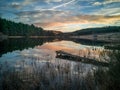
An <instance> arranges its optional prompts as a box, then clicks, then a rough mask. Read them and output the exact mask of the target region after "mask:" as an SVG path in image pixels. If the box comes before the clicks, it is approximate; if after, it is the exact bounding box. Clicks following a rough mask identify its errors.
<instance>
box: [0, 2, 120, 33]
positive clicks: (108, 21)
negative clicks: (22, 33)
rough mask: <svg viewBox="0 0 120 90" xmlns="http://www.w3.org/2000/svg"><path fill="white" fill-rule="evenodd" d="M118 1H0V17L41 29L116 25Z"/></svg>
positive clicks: (119, 19)
mask: <svg viewBox="0 0 120 90" xmlns="http://www.w3.org/2000/svg"><path fill="white" fill-rule="evenodd" d="M119 6H120V0H0V17H2V18H5V19H8V20H12V21H15V22H22V23H25V24H34V25H35V26H37V27H42V28H43V29H44V30H55V31H62V32H72V31H76V30H80V29H84V28H93V27H103V26H120V8H119Z"/></svg>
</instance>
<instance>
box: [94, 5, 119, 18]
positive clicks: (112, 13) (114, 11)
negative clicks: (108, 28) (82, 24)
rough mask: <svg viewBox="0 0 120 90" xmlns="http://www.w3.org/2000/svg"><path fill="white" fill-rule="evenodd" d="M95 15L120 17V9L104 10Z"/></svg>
mask: <svg viewBox="0 0 120 90" xmlns="http://www.w3.org/2000/svg"><path fill="white" fill-rule="evenodd" d="M92 14H94V15H111V16H113V15H120V8H118V7H116V8H102V9H100V10H99V11H96V12H93V13H92Z"/></svg>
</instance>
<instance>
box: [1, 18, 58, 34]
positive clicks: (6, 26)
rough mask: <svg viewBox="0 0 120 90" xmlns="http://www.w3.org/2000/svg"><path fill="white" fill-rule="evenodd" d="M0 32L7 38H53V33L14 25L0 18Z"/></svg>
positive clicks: (24, 25)
mask: <svg viewBox="0 0 120 90" xmlns="http://www.w3.org/2000/svg"><path fill="white" fill-rule="evenodd" d="M0 32H1V33H3V34H4V35H8V36H54V35H56V34H55V33H54V32H53V31H44V30H43V29H42V28H40V27H39V28H38V27H35V26H34V25H28V24H23V23H15V22H13V21H9V20H6V19H2V18H0Z"/></svg>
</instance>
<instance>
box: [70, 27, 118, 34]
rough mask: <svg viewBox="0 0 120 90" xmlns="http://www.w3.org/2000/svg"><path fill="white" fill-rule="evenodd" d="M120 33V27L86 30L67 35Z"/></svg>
mask: <svg viewBox="0 0 120 90" xmlns="http://www.w3.org/2000/svg"><path fill="white" fill-rule="evenodd" d="M114 32H120V26H108V27H101V28H87V29H82V30H78V31H75V32H71V33H69V34H70V35H91V34H104V33H114Z"/></svg>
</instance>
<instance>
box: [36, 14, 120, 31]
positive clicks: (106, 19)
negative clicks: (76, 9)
mask: <svg viewBox="0 0 120 90" xmlns="http://www.w3.org/2000/svg"><path fill="white" fill-rule="evenodd" d="M53 19H54V17H53ZM116 21H120V15H117V16H102V15H79V16H69V17H66V18H61V19H59V21H55V20H54V21H52V22H49V21H48V22H46V23H35V25H36V26H40V27H43V28H45V29H47V30H56V29H59V30H62V29H68V30H69V29H73V30H77V29H78V28H79V29H80V26H79V27H78V26H77V27H76V25H81V24H82V25H83V24H105V25H107V24H114V23H115V22H116Z"/></svg>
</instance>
